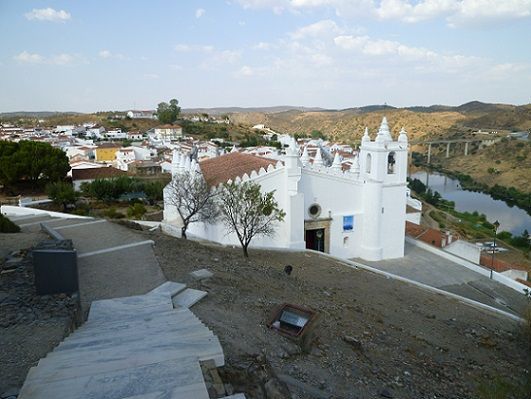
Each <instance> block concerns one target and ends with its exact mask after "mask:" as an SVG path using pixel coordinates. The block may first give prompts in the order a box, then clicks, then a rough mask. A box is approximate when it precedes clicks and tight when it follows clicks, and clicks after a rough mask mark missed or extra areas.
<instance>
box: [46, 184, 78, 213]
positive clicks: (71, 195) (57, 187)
mask: <svg viewBox="0 0 531 399" xmlns="http://www.w3.org/2000/svg"><path fill="white" fill-rule="evenodd" d="M46 194H47V195H48V197H50V199H51V200H52V201H53V202H54V203H55V204H58V205H62V206H63V210H64V211H66V210H67V208H68V205H70V204H73V203H74V202H75V201H76V192H75V191H74V187H72V185H71V184H69V183H66V182H62V181H58V182H55V183H49V184H48V185H47V186H46Z"/></svg>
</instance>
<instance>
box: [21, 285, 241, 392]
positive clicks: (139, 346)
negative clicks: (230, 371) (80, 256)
mask: <svg viewBox="0 0 531 399" xmlns="http://www.w3.org/2000/svg"><path fill="white" fill-rule="evenodd" d="M185 288H186V286H185V285H184V284H179V283H173V282H166V283H164V284H162V285H161V286H159V287H157V288H156V289H154V290H152V291H151V292H150V293H148V294H146V295H138V296H131V297H125V298H115V299H105V300H100V301H95V302H93V303H92V306H91V308H90V312H89V316H88V319H87V322H86V323H85V324H84V325H83V326H82V327H80V328H79V329H77V330H76V331H75V332H73V333H72V334H71V335H70V336H69V337H67V338H66V339H65V340H64V341H63V342H62V343H61V344H59V345H58V346H57V347H56V348H55V349H54V351H53V352H50V353H49V354H48V355H47V356H46V357H45V358H43V359H41V360H40V361H39V363H38V364H37V366H35V367H33V368H31V369H30V371H29V372H28V375H27V377H26V381H25V383H24V385H23V387H22V389H21V391H20V395H19V398H20V399H35V398H63V399H67V398H72V399H74V398H76V399H96V398H106V399H125V398H128V399H133V398H134V399H209V395H208V391H207V388H206V386H205V382H204V380H203V374H202V371H201V368H200V365H199V361H201V360H213V361H214V363H215V365H216V366H218V367H219V366H223V365H224V363H225V360H224V356H223V350H222V348H221V345H220V343H219V341H218V339H217V337H216V336H215V335H214V334H213V333H212V332H211V331H210V330H209V329H208V328H207V327H206V326H205V325H204V324H203V323H202V322H201V321H200V320H199V319H198V318H197V317H196V316H195V315H194V314H193V313H192V312H191V311H190V310H189V309H188V308H187V307H181V308H176V309H175V308H174V305H173V303H172V298H175V297H176V296H178V295H179V294H182V293H184V292H185V291H186V290H185ZM186 295H188V294H186ZM186 295H185V296H186ZM185 302H186V301H185ZM234 397H238V398H244V396H243V395H238V396H234Z"/></svg>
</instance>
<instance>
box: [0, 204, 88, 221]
mask: <svg viewBox="0 0 531 399" xmlns="http://www.w3.org/2000/svg"><path fill="white" fill-rule="evenodd" d="M0 212H1V213H2V214H4V215H11V216H25V215H43V216H46V215H47V216H50V217H58V218H63V219H93V218H91V217H88V216H80V215H73V214H70V213H62V212H52V211H45V210H43V209H35V208H26V207H22V206H12V205H2V206H1V207H0Z"/></svg>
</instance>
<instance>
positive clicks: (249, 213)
mask: <svg viewBox="0 0 531 399" xmlns="http://www.w3.org/2000/svg"><path fill="white" fill-rule="evenodd" d="M273 195H274V191H271V192H268V193H264V194H262V193H261V192H260V186H259V185H258V184H255V183H251V182H244V183H240V184H236V183H230V184H229V183H226V184H225V185H224V186H223V188H222V190H221V192H220V194H219V204H220V210H221V218H222V220H223V223H224V224H225V226H226V228H227V231H228V233H235V234H236V236H237V237H238V240H239V241H240V244H241V246H242V249H243V255H244V256H245V257H249V253H248V251H247V248H248V247H249V244H250V243H251V241H252V239H253V238H254V237H256V236H258V235H261V236H269V237H271V236H273V235H274V234H275V222H281V221H283V220H284V216H286V213H285V212H284V211H283V210H282V209H280V208H279V207H278V203H277V202H276V201H275V198H274V196H273Z"/></svg>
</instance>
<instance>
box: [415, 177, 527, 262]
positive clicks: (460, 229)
mask: <svg viewBox="0 0 531 399" xmlns="http://www.w3.org/2000/svg"><path fill="white" fill-rule="evenodd" d="M416 175H417V176H418V173H417V174H416ZM413 176H415V175H413ZM440 176H441V175H438V176H434V175H432V177H431V179H432V181H433V179H434V178H435V177H440ZM428 180H429V179H428ZM448 185H449V186H450V185H451V182H449V183H448ZM409 187H410V188H411V190H412V191H413V192H414V193H415V197H417V198H419V199H420V200H421V201H422V202H423V217H422V224H423V225H426V226H429V227H432V228H436V229H441V230H443V229H445V230H449V231H452V232H453V233H455V234H457V235H458V236H459V237H461V238H463V239H465V240H467V241H472V242H485V241H492V239H493V237H494V224H493V221H494V219H493V220H488V219H487V216H486V215H485V214H484V213H480V212H478V211H460V210H457V209H456V207H457V204H456V202H454V201H450V200H448V199H445V198H443V197H442V196H441V194H440V193H439V192H438V191H437V190H435V189H434V187H438V185H434V186H432V185H430V187H431V188H429V187H427V186H426V185H425V184H424V183H423V182H422V181H420V180H419V179H417V178H413V179H410V182H409ZM481 195H483V196H484V195H485V194H481ZM498 202H499V201H498ZM461 205H462V204H461ZM472 205H473V204H472ZM504 206H505V205H504ZM511 211H512V212H514V211H515V209H511ZM520 212H521V213H522V214H523V215H524V216H525V217H527V214H526V213H525V212H524V211H522V210H520ZM496 236H497V240H498V242H499V243H500V244H499V245H500V246H502V247H504V248H505V249H507V250H508V251H505V252H500V253H499V254H497V255H496V257H497V258H499V259H500V260H502V261H504V262H507V263H509V264H512V265H520V266H523V267H524V268H525V269H527V270H529V271H531V261H530V260H529V241H528V240H529V236H528V235H526V233H525V230H524V232H523V233H521V234H516V233H515V234H514V235H513V234H512V233H510V232H508V231H503V230H502V229H499V230H498V231H497V235H496Z"/></svg>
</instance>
